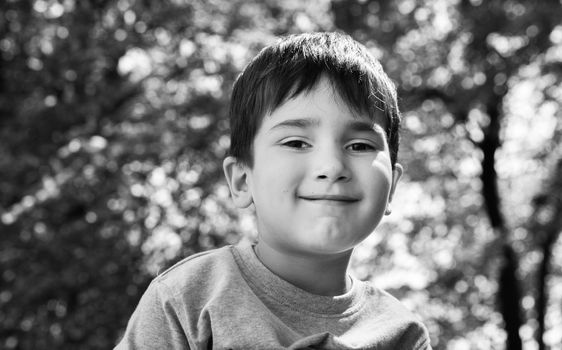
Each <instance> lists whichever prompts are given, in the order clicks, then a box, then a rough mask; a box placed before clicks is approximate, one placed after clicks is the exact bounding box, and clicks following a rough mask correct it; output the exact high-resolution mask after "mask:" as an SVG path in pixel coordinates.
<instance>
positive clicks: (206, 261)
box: [115, 243, 431, 350]
mask: <svg viewBox="0 0 562 350" xmlns="http://www.w3.org/2000/svg"><path fill="white" fill-rule="evenodd" d="M211 348H212V349H408V350H410V349H431V347H430V345H429V338H428V334H427V330H426V328H425V326H424V325H423V324H422V323H421V322H420V321H419V320H418V319H417V318H416V317H415V316H414V315H413V314H412V313H410V312H409V311H408V310H407V309H406V308H404V306H402V304H400V302H399V301H398V300H396V299H395V298H394V297H392V296H391V295H390V294H388V293H386V292H384V291H382V290H380V289H378V288H375V287H374V286H372V285H371V284H369V283H366V282H362V281H359V280H357V279H355V278H353V284H352V287H351V290H350V291H349V292H347V293H346V294H344V295H340V296H335V297H328V296H319V295H314V294H310V293H308V292H306V291H304V290H302V289H299V288H297V287H295V286H294V285H292V284H290V283H288V282H286V281H285V280H283V279H281V278H279V277H278V276H277V275H275V274H273V273H272V272H271V271H270V270H269V269H267V268H266V267H265V266H264V265H263V264H262V263H261V262H260V261H259V260H258V258H257V257H256V255H255V253H254V250H253V246H252V245H251V244H249V243H240V244H238V245H236V246H228V247H224V248H220V249H216V250H213V251H209V252H204V253H200V254H196V255H193V256H190V257H188V258H186V259H184V260H182V261H181V262H179V263H177V264H176V265H174V266H173V267H172V268H170V269H168V270H167V271H166V272H164V273H162V274H161V275H159V276H158V277H156V278H155V279H154V280H153V281H152V283H151V284H150V286H149V287H148V289H147V290H146V292H145V294H144V295H143V297H142V298H141V300H140V302H139V305H138V306H137V308H136V310H135V312H134V313H133V315H132V316H131V319H130V320H129V324H128V326H127V330H126V331H125V335H124V336H123V339H122V340H121V342H120V343H119V344H118V345H117V347H116V348H115V349H211Z"/></svg>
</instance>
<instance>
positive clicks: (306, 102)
mask: <svg viewBox="0 0 562 350" xmlns="http://www.w3.org/2000/svg"><path fill="white" fill-rule="evenodd" d="M289 96H291V97H289V98H288V99H286V100H285V101H283V102H282V103H281V104H280V105H279V106H277V107H276V108H275V109H272V110H271V111H269V112H268V113H266V115H265V116H264V120H263V121H262V123H268V124H269V123H271V122H272V119H277V117H278V116H280V115H282V116H284V117H294V118H304V117H318V118H321V117H322V115H326V114H328V113H334V112H335V111H334V109H336V110H337V111H338V112H340V114H341V117H342V118H349V117H351V119H354V120H355V121H356V123H355V124H357V125H359V124H361V123H363V124H365V123H367V124H370V125H371V127H373V126H376V127H377V128H382V129H383V130H386V128H387V125H388V120H387V117H386V113H385V112H384V111H382V110H380V109H377V108H374V107H373V108H371V110H361V109H360V107H359V106H356V105H352V104H351V103H350V102H348V101H347V100H346V99H344V98H343V97H342V94H341V93H340V92H339V91H338V90H337V88H336V85H335V84H333V83H332V81H330V79H329V78H328V77H326V76H322V77H321V78H320V79H319V80H318V81H317V82H316V84H314V85H313V86H312V88H310V89H309V90H304V91H302V92H300V93H299V94H297V95H295V94H294V92H293V93H290V94H289ZM352 124H353V123H352Z"/></svg>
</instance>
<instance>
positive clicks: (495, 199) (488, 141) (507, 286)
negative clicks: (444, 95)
mask: <svg viewBox="0 0 562 350" xmlns="http://www.w3.org/2000/svg"><path fill="white" fill-rule="evenodd" d="M501 101H502V97H501V96H498V95H496V98H495V99H492V101H491V102H490V103H489V104H488V105H487V113H488V116H489V118H490V123H489V125H488V126H487V127H485V128H484V139H483V140H482V142H480V143H479V144H478V145H479V147H480V149H481V150H482V152H483V155H484V157H483V159H482V174H481V180H482V195H483V197H484V202H485V205H486V212H487V215H488V218H489V219H490V224H491V226H492V227H493V229H494V230H495V231H496V232H497V233H498V234H499V235H500V239H501V240H502V241H503V255H504V262H503V266H502V268H501V271H500V277H499V291H498V299H497V302H498V308H499V310H500V312H501V314H502V316H503V320H504V323H505V331H506V333H507V344H506V346H507V349H509V350H521V348H522V342H521V337H520V336H519V328H520V327H521V324H522V319H521V312H520V307H519V305H520V300H521V290H520V284H519V280H518V279H517V265H518V264H517V255H516V254H515V252H514V250H513V248H512V247H511V245H510V244H509V242H508V240H507V238H508V237H507V236H508V233H507V232H508V231H507V227H506V225H505V219H504V216H503V214H502V211H501V201H500V196H499V191H498V182H497V177H498V176H497V173H496V170H495V153H496V150H497V149H498V147H499V146H500V136H499V135H500V128H501V124H500V121H501V108H502V102H501Z"/></svg>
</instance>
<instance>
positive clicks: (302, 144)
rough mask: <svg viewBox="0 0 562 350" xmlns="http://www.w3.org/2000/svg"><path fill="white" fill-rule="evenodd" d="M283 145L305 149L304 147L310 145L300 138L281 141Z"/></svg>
mask: <svg viewBox="0 0 562 350" xmlns="http://www.w3.org/2000/svg"><path fill="white" fill-rule="evenodd" d="M283 146H285V147H289V148H295V149H306V148H310V147H311V146H310V145H309V144H308V143H306V142H304V141H302V140H289V141H285V142H283Z"/></svg>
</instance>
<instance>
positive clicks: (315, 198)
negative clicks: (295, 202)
mask: <svg viewBox="0 0 562 350" xmlns="http://www.w3.org/2000/svg"><path fill="white" fill-rule="evenodd" d="M300 198H302V199H305V200H309V201H335V202H356V201H358V200H359V199H358V198H356V197H351V196H344V195H330V194H324V195H306V196H300Z"/></svg>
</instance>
